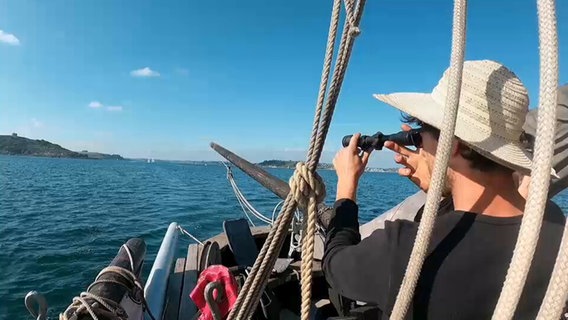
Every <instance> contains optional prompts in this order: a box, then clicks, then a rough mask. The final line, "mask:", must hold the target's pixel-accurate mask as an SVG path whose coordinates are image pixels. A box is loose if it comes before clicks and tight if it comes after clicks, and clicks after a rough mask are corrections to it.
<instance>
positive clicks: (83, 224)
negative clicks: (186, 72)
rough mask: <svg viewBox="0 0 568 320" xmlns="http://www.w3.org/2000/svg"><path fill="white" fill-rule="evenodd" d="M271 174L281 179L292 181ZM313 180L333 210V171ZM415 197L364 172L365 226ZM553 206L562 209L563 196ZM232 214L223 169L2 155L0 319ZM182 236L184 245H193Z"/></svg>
mask: <svg viewBox="0 0 568 320" xmlns="http://www.w3.org/2000/svg"><path fill="white" fill-rule="evenodd" d="M269 171H270V172H271V173H273V174H274V175H276V176H278V177H280V178H282V179H285V180H286V181H287V180H288V178H289V177H290V176H291V174H292V170H287V169H269ZM233 172H234V175H235V179H236V182H237V184H238V185H239V187H240V188H241V190H242V192H243V193H244V195H245V196H246V197H247V199H248V200H249V201H250V202H251V203H252V204H253V205H254V206H255V207H256V208H257V209H258V210H259V211H260V212H262V213H264V214H265V215H266V216H270V215H271V214H272V211H273V208H274V206H275V205H276V204H277V203H278V202H279V201H280V200H279V199H278V198H277V197H276V196H274V195H273V194H272V193H270V192H269V191H267V190H265V189H264V188H263V187H261V186H260V185H259V184H257V183H256V182H255V181H254V180H252V179H251V178H250V177H248V176H247V175H245V174H244V173H242V172H241V171H239V170H238V169H233ZM320 175H321V176H322V177H323V179H324V180H325V182H326V185H327V195H328V196H327V200H326V202H327V203H328V204H330V205H331V204H332V202H333V199H334V195H335V183H336V176H335V172H334V171H325V170H324V171H321V172H320ZM415 191H416V188H415V187H414V185H413V184H411V183H410V182H409V181H408V180H407V179H403V178H401V177H399V176H398V175H396V174H391V173H366V174H364V175H363V177H362V179H361V182H360V192H359V195H358V197H359V203H360V207H361V220H362V222H365V221H368V220H370V219H372V218H373V217H375V216H377V215H379V214H381V213H382V212H384V211H386V210H387V209H389V208H390V207H392V206H394V205H395V204H397V203H399V202H400V201H401V200H403V199H404V198H405V197H407V196H408V195H411V194H412V193H414V192H415ZM555 200H556V202H557V203H558V204H559V205H560V206H561V207H562V208H563V209H564V210H565V211H568V194H567V193H566V192H564V193H563V194H561V195H559V196H557V197H556V199H555ZM236 217H243V213H242V209H241V207H240V206H239V204H238V202H237V200H236V198H235V196H234V194H233V191H232V189H231V187H230V185H229V182H228V181H227V179H226V169H225V167H224V166H222V165H209V166H202V165H188V164H180V163H170V162H156V163H145V162H142V161H94V160H93V161H91V160H78V159H52V158H33V157H15V156H0V271H1V273H2V276H1V277H0V319H32V318H31V316H29V315H28V313H27V311H26V309H25V307H24V304H23V298H24V296H25V294H26V293H27V292H28V291H30V290H38V291H40V292H42V293H43V294H44V295H45V296H46V298H47V300H48V303H49V306H50V309H49V316H50V319H57V315H58V313H59V312H62V311H63V310H64V309H65V308H66V307H67V306H68V305H69V304H70V303H71V299H72V298H73V297H74V296H76V295H78V294H79V293H80V292H81V291H83V290H85V289H86V287H87V286H88V285H89V284H90V283H91V282H92V281H93V280H94V278H95V277H96V275H97V274H98V272H99V271H100V270H101V269H102V268H104V267H105V266H106V265H107V264H108V263H109V262H110V261H111V260H112V258H113V257H114V256H115V254H116V252H117V251H118V249H119V247H120V246H121V245H122V244H123V243H124V242H125V241H127V240H128V239H129V238H133V237H140V238H143V239H144V240H145V241H146V244H147V261H146V263H145V267H144V277H146V276H147V274H148V272H149V269H150V267H151V264H152V262H153V259H154V258H155V254H156V252H157V250H158V248H159V245H160V241H161V239H162V237H163V235H164V233H165V231H166V229H167V227H168V224H169V223H170V222H172V221H176V222H178V223H179V224H180V225H182V226H183V227H184V228H185V229H187V230H188V231H189V232H191V233H192V234H193V235H195V236H197V237H198V238H200V239H206V238H208V237H211V236H213V235H215V234H217V233H220V232H221V231H222V224H221V223H222V221H223V220H225V219H231V218H236ZM259 223H260V222H259ZM181 239H183V240H182V241H185V242H186V243H184V245H183V246H182V247H186V245H187V244H189V243H190V240H189V239H185V238H181Z"/></svg>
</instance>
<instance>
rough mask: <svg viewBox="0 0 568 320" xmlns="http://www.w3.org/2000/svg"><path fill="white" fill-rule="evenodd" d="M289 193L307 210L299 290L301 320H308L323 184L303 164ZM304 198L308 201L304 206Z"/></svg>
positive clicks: (323, 192)
mask: <svg viewBox="0 0 568 320" xmlns="http://www.w3.org/2000/svg"><path fill="white" fill-rule="evenodd" d="M290 193H293V194H294V199H295V200H296V202H297V203H301V204H304V206H303V207H305V208H306V207H307V208H308V216H307V221H306V220H304V232H303V234H302V235H303V237H302V265H301V290H302V319H303V320H307V319H309V318H310V309H311V302H312V299H311V297H312V291H311V286H312V270H313V260H314V242H315V233H316V220H317V204H318V203H320V202H322V201H323V200H324V198H325V184H324V183H323V181H322V180H321V177H319V175H317V174H315V173H313V172H312V171H310V170H308V167H307V166H306V165H305V164H304V163H301V162H300V163H298V164H297V165H296V172H295V173H294V176H293V177H292V180H291V182H290ZM306 198H307V199H309V200H308V201H307V202H308V203H307V206H305V203H306Z"/></svg>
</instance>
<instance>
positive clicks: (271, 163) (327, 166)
mask: <svg viewBox="0 0 568 320" xmlns="http://www.w3.org/2000/svg"><path fill="white" fill-rule="evenodd" d="M296 163H298V161H292V160H264V161H262V162H260V163H257V165H259V166H261V167H267V168H284V169H294V168H295V167H296ZM318 169H319V170H333V164H331V163H318ZM365 171H367V172H397V171H398V168H386V169H385V168H369V167H367V168H365Z"/></svg>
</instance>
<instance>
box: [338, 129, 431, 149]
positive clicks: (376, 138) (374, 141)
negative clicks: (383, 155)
mask: <svg viewBox="0 0 568 320" xmlns="http://www.w3.org/2000/svg"><path fill="white" fill-rule="evenodd" d="M351 137H353V135H348V136H345V137H343V139H342V140H341V143H342V144H343V146H344V147H347V146H348V145H349V141H350V140H351ZM386 141H392V142H394V143H396V144H400V145H403V146H414V147H416V148H420V146H421V145H422V136H421V135H420V129H412V130H410V131H400V132H397V133H393V134H383V133H382V132H380V131H379V132H377V133H375V134H374V135H372V136H361V137H359V141H358V143H357V146H358V147H359V148H361V150H364V151H370V150H373V149H374V150H381V149H383V145H384V144H385V142H386Z"/></svg>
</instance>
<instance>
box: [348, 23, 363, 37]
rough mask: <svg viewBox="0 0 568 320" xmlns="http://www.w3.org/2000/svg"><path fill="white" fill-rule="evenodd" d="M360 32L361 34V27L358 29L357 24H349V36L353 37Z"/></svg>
mask: <svg viewBox="0 0 568 320" xmlns="http://www.w3.org/2000/svg"><path fill="white" fill-rule="evenodd" d="M360 34H361V29H359V27H358V26H355V25H351V26H349V36H350V37H352V38H355V37H357V36H358V35H360Z"/></svg>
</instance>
